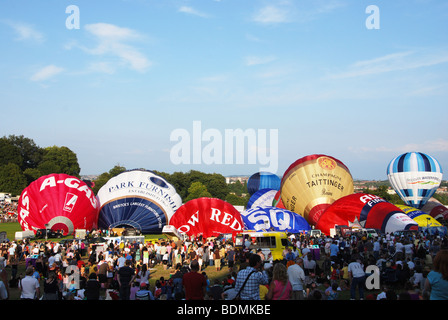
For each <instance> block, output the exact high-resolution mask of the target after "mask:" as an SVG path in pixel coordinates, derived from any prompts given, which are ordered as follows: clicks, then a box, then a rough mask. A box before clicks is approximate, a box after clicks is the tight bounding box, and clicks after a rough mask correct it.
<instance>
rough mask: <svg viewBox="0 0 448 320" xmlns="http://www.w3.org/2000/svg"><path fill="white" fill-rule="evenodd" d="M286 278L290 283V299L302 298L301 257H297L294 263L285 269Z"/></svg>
mask: <svg viewBox="0 0 448 320" xmlns="http://www.w3.org/2000/svg"><path fill="white" fill-rule="evenodd" d="M287 273H288V279H289V282H290V283H291V285H292V297H291V300H304V294H303V289H304V281H305V271H304V270H303V259H302V258H299V257H297V258H296V263H295V264H293V265H290V266H289V267H288V269H287Z"/></svg>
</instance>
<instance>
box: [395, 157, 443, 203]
mask: <svg viewBox="0 0 448 320" xmlns="http://www.w3.org/2000/svg"><path fill="white" fill-rule="evenodd" d="M442 175H443V172H442V167H441V165H440V163H439V162H438V161H437V160H436V159H435V158H434V157H432V156H430V155H428V154H424V153H421V152H407V153H404V154H401V155H399V156H398V157H396V158H394V159H393V160H392V161H391V162H390V163H389V166H388V167H387V177H388V178H389V181H390V183H391V185H392V187H393V188H394V190H395V192H396V193H397V194H398V195H399V196H400V197H401V199H402V200H403V201H404V202H405V203H406V204H407V205H408V206H411V207H414V208H417V209H420V208H422V207H423V206H424V205H425V204H426V202H427V201H428V199H429V198H431V197H432V196H433V194H434V193H435V192H436V190H437V188H438V187H439V185H440V183H441V182H442Z"/></svg>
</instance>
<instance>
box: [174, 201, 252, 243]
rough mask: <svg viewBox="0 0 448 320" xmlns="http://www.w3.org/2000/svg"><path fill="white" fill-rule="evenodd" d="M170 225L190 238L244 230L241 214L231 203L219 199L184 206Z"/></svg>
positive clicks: (191, 202)
mask: <svg viewBox="0 0 448 320" xmlns="http://www.w3.org/2000/svg"><path fill="white" fill-rule="evenodd" d="M170 225H172V226H174V227H175V228H176V229H177V230H179V232H183V233H186V234H187V235H188V236H199V235H202V236H203V237H204V238H208V237H216V236H218V235H220V234H223V233H224V234H225V233H231V234H232V235H235V234H236V233H238V232H240V231H241V230H243V226H244V224H243V220H242V218H241V214H240V212H239V211H238V210H236V209H235V207H234V206H233V205H231V204H230V203H228V202H226V201H224V200H221V199H217V198H198V199H193V200H190V201H188V202H187V203H185V204H184V205H182V206H181V207H180V208H179V209H178V210H177V211H176V213H175V214H174V215H173V216H172V217H171V220H170Z"/></svg>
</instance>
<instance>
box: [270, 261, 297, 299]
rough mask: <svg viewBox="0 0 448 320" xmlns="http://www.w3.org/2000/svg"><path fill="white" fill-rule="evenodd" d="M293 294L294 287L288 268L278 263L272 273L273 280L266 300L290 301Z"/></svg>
mask: <svg viewBox="0 0 448 320" xmlns="http://www.w3.org/2000/svg"><path fill="white" fill-rule="evenodd" d="M291 293H292V286H291V283H290V282H289V278H288V273H287V269H286V266H285V265H284V264H283V263H281V262H278V263H276V264H275V265H274V270H273V271H272V280H271V283H270V285H269V291H268V293H267V294H266V300H289V299H290V297H291Z"/></svg>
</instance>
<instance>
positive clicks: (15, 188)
mask: <svg viewBox="0 0 448 320" xmlns="http://www.w3.org/2000/svg"><path fill="white" fill-rule="evenodd" d="M26 186H27V181H26V179H25V176H24V175H23V173H22V170H20V167H19V166H18V165H17V164H15V163H8V164H6V165H3V166H0V190H1V192H7V193H11V194H12V195H20V194H21V193H22V190H23V189H25V188H26Z"/></svg>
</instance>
